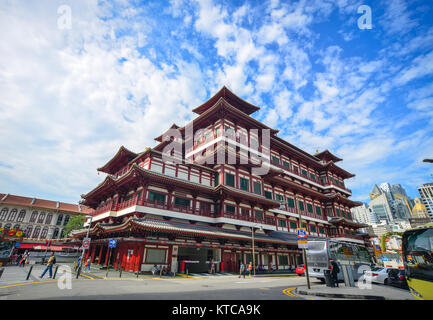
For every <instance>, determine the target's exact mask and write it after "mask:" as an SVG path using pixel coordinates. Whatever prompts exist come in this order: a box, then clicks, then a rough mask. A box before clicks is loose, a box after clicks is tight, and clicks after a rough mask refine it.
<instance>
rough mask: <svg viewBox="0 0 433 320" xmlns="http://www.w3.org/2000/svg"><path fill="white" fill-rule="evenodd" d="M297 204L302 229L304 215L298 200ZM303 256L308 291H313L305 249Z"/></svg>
mask: <svg viewBox="0 0 433 320" xmlns="http://www.w3.org/2000/svg"><path fill="white" fill-rule="evenodd" d="M295 203H296V208H297V210H298V214H299V228H302V215H301V210H299V208H298V204H297V199H295ZM302 256H303V259H304V266H305V275H306V278H307V286H308V289H311V286H310V275H309V273H308V261H307V252H306V250H305V248H303V249H302Z"/></svg>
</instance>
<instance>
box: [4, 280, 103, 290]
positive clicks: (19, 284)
mask: <svg viewBox="0 0 433 320" xmlns="http://www.w3.org/2000/svg"><path fill="white" fill-rule="evenodd" d="M89 280H91V279H72V281H89ZM95 280H96V279H95ZM57 281H58V280H46V281H34V282H26V283H16V284H8V285H7V286H2V287H0V289H4V288H10V287H18V286H25V285H29V284H37V283H52V282H57Z"/></svg>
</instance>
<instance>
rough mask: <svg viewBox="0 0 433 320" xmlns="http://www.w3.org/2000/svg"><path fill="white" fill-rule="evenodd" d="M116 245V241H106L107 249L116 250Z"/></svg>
mask: <svg viewBox="0 0 433 320" xmlns="http://www.w3.org/2000/svg"><path fill="white" fill-rule="evenodd" d="M116 244H117V240H115V239H110V240H108V247H109V248H116Z"/></svg>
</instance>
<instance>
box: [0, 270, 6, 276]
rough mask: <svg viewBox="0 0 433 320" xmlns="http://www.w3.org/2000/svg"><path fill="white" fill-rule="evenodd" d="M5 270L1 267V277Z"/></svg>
mask: <svg viewBox="0 0 433 320" xmlns="http://www.w3.org/2000/svg"><path fill="white" fill-rule="evenodd" d="M4 271H5V268H0V278H1V277H2V275H3V272H4Z"/></svg>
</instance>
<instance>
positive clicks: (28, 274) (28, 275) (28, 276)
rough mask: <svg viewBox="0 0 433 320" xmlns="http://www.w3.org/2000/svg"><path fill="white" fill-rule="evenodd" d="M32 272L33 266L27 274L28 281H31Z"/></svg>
mask: <svg viewBox="0 0 433 320" xmlns="http://www.w3.org/2000/svg"><path fill="white" fill-rule="evenodd" d="M32 270H33V266H30V269H29V272H28V273H27V278H26V280H29V278H30V274H31V273H32Z"/></svg>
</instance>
